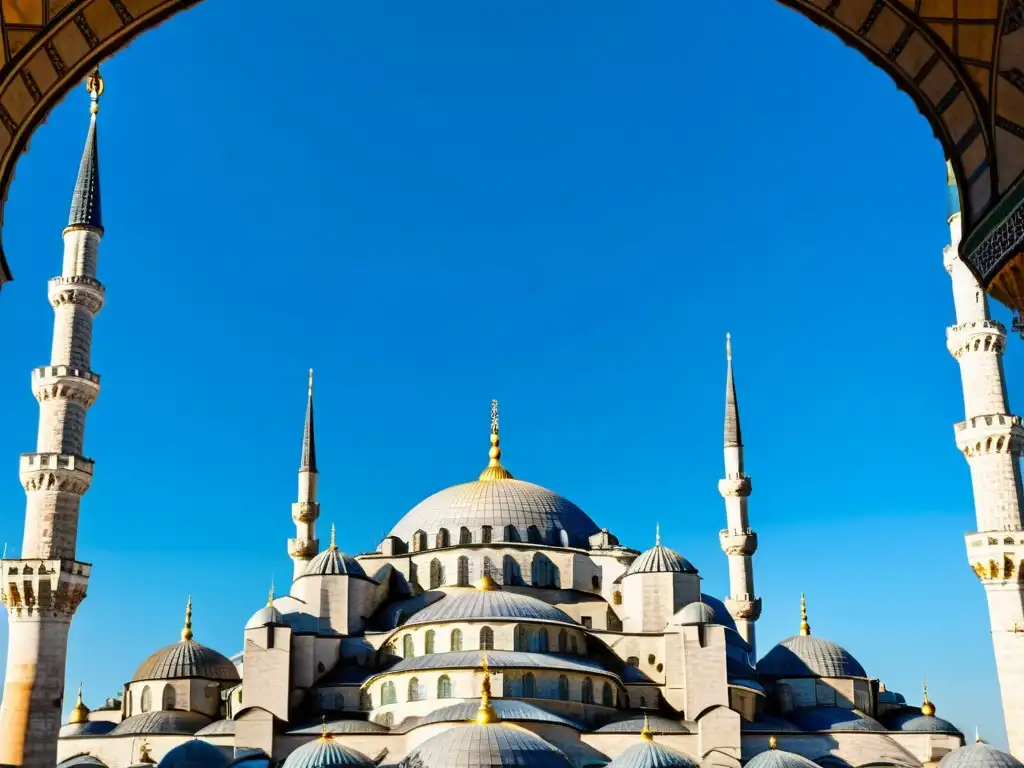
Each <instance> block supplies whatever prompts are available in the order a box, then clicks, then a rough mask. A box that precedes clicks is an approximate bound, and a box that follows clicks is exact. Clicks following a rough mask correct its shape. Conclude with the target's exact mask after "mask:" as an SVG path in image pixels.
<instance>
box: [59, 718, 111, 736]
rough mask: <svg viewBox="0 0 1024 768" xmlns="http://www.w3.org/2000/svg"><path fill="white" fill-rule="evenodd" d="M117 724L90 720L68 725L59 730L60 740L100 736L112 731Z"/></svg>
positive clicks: (108, 721)
mask: <svg viewBox="0 0 1024 768" xmlns="http://www.w3.org/2000/svg"><path fill="white" fill-rule="evenodd" d="M116 725H117V723H113V722H111V721H110V720H91V721H88V722H85V723H68V724H67V725H65V726H62V727H61V729H60V736H59V737H60V738H62V739H69V738H74V737H75V736H102V735H103V734H106V733H110V732H111V731H112V730H114V727H115V726H116Z"/></svg>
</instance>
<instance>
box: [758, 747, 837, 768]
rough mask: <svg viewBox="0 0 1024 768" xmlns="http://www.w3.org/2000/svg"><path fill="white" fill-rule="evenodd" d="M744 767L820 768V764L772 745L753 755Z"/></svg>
mask: <svg viewBox="0 0 1024 768" xmlns="http://www.w3.org/2000/svg"><path fill="white" fill-rule="evenodd" d="M745 768H820V766H819V765H818V764H817V763H815V762H813V761H811V760H808V759H807V758H806V757H804V756H803V755H798V754H796V753H795V752H787V751H786V750H784V749H775V748H774V747H773V748H771V749H769V750H767V751H765V752H761V753H759V754H756V755H754V756H753V757H752V758H750V760H748V761H747V764H746V766H745Z"/></svg>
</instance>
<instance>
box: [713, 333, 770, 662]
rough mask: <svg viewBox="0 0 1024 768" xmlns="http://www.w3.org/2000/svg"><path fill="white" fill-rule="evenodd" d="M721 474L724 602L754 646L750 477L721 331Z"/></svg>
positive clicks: (728, 346) (728, 343)
mask: <svg viewBox="0 0 1024 768" xmlns="http://www.w3.org/2000/svg"><path fill="white" fill-rule="evenodd" d="M725 360H726V373H725V446H724V450H725V477H724V478H723V479H722V480H719V481H718V492H719V493H720V494H721V495H722V498H723V499H725V519H726V528H725V529H724V530H722V531H721V533H720V534H719V541H720V543H721V545H722V550H723V551H724V552H725V554H726V555H727V556H728V558H729V597H728V598H726V601H725V605H726V607H727V608H728V610H729V613H730V614H731V615H732V617H733V618H734V619H735V620H736V629H737V631H738V632H739V633H740V635H742V637H743V639H744V640H746V641H747V642H748V643H750V645H751V647H754V644H755V636H754V622H756V621H757V619H758V617H759V616H760V615H761V599H760V598H758V597H755V596H754V564H753V561H752V559H751V558H752V557H753V555H754V553H755V552H756V551H757V534H756V533H754V531H753V530H751V528H750V521H749V519H748V517H747V498H748V497H749V496H750V490H751V485H750V478H749V477H748V476H747V475H746V473H745V472H744V470H743V433H742V430H741V429H740V408H739V403H738V402H737V399H736V381H735V379H734V377H733V372H732V337H731V336H730V335H729V334H728V333H727V334H725Z"/></svg>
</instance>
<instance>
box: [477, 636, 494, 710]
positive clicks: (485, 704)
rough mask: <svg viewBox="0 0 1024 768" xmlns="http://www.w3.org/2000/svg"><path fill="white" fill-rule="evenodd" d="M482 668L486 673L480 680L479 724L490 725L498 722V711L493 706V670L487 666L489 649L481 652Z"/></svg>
mask: <svg viewBox="0 0 1024 768" xmlns="http://www.w3.org/2000/svg"><path fill="white" fill-rule="evenodd" d="M480 669H481V671H482V672H483V673H484V676H483V679H482V680H481V681H480V708H479V709H478V710H477V711H476V724H477V725H490V724H491V723H496V722H498V713H497V712H495V711H494V707H492V706H491V670H490V667H488V666H487V651H486V650H485V651H482V652H481V653H480Z"/></svg>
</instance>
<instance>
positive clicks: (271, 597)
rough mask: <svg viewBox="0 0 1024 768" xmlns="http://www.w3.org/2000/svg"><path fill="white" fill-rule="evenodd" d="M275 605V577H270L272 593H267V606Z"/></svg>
mask: <svg viewBox="0 0 1024 768" xmlns="http://www.w3.org/2000/svg"><path fill="white" fill-rule="evenodd" d="M273 607H274V577H273V576H271V577H270V593H269V594H268V595H267V608H273Z"/></svg>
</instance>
